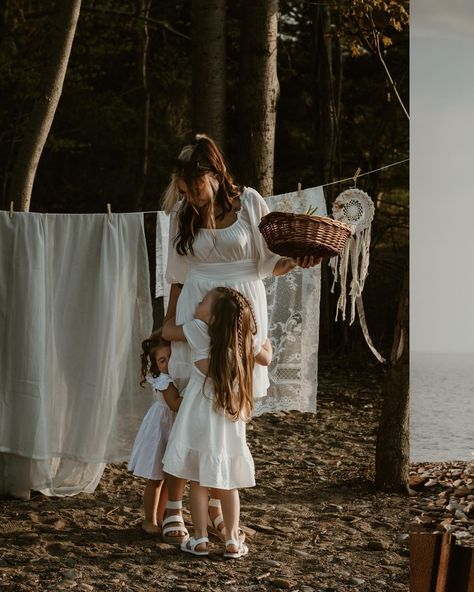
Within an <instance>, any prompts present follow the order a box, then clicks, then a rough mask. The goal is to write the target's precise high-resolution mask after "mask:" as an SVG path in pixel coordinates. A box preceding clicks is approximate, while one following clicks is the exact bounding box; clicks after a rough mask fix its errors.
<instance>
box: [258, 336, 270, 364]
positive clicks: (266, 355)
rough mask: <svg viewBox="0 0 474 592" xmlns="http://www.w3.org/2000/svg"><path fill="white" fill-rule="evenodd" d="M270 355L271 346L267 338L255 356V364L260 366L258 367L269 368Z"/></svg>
mask: <svg viewBox="0 0 474 592" xmlns="http://www.w3.org/2000/svg"><path fill="white" fill-rule="evenodd" d="M272 355H273V352H272V344H271V343H270V340H269V339H268V337H267V339H266V340H265V342H264V344H263V345H262V349H261V350H260V351H259V352H258V354H257V355H256V356H255V361H256V362H257V364H260V366H270V364H271V361H272Z"/></svg>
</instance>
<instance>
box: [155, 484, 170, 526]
mask: <svg viewBox="0 0 474 592" xmlns="http://www.w3.org/2000/svg"><path fill="white" fill-rule="evenodd" d="M167 501H168V485H167V483H166V481H164V482H163V485H162V486H161V491H160V500H159V502H158V508H157V510H156V522H157V524H158V526H159V527H160V528H161V525H162V524H163V518H164V516H165V509H166V502H167Z"/></svg>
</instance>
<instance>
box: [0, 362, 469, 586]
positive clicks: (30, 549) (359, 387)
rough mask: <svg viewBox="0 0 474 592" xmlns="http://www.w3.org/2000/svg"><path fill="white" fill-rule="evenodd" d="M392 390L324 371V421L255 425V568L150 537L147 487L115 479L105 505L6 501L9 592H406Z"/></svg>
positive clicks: (374, 369) (363, 374)
mask: <svg viewBox="0 0 474 592" xmlns="http://www.w3.org/2000/svg"><path fill="white" fill-rule="evenodd" d="M381 378H382V370H381V368H380V366H376V365H369V366H367V367H366V369H364V370H362V371H361V369H360V368H358V369H357V370H354V371H349V370H347V368H342V367H339V368H338V369H336V368H335V366H334V363H332V362H331V361H330V360H328V361H326V360H325V361H322V363H321V372H320V385H319V395H318V397H319V402H318V413H317V414H316V415H314V414H309V413H299V412H289V413H279V414H276V415H264V416H262V417H260V418H257V419H255V420H253V422H252V423H251V424H250V425H249V431H248V438H249V445H250V447H251V450H252V453H253V455H254V459H255V463H256V471H257V475H256V476H257V487H255V488H253V489H248V490H244V491H242V492H241V501H242V523H243V524H244V525H246V526H247V527H250V528H251V529H253V530H254V531H255V534H254V535H253V536H248V537H247V542H248V545H249V547H250V554H249V555H248V556H247V557H245V558H243V559H241V560H238V561H226V560H225V559H224V558H223V557H222V556H221V553H222V548H221V546H220V545H219V543H218V542H215V543H214V544H213V546H212V553H211V554H210V556H209V557H208V558H204V559H203V558H197V557H196V558H195V557H191V556H189V555H185V554H183V553H182V552H180V551H179V550H178V549H177V548H175V547H172V546H170V545H166V544H163V543H160V542H159V541H158V540H157V539H156V538H152V537H150V536H148V535H146V534H145V533H144V532H143V531H142V530H141V528H140V523H141V494H142V489H143V482H142V481H140V480H138V479H135V478H133V477H132V476H131V475H130V474H128V473H127V471H126V468H125V465H119V466H117V465H113V466H109V467H108V469H107V470H106V472H105V473H104V477H103V479H102V481H101V483H100V485H99V487H98V488H97V490H96V492H95V493H94V494H81V495H79V496H76V497H74V498H47V497H44V496H42V495H41V494H33V496H32V499H31V500H30V501H21V500H13V499H8V500H7V499H3V500H0V504H1V508H2V512H1V517H0V550H1V552H0V574H1V575H0V590H14V591H23V590H35V591H36V590H39V591H43V590H54V591H56V590H57V591H59V590H69V589H71V590H77V591H88V590H91V591H92V590H113V591H115V590H127V591H148V590H150V591H151V590H153V591H156V590H169V591H178V590H188V591H191V592H192V591H200V590H214V591H219V592H220V591H227V592H243V591H256V592H257V591H262V592H263V591H274V590H275V591H277V590H293V591H294V592H297V591H299V592H323V591H324V592H331V591H332V592H336V591H337V592H345V591H357V590H359V591H361V592H384V591H389V590H390V591H407V590H408V550H407V545H408V541H407V538H408V535H407V534H406V533H407V529H408V522H409V513H408V502H407V498H406V497H404V496H397V495H388V494H385V493H380V492H377V491H375V489H374V488H373V486H372V483H371V480H372V477H373V465H374V460H373V459H374V443H375V429H376V422H377V416H378V410H379V406H380V382H381ZM459 478H460V479H461V478H462V479H463V477H462V476H461V475H459ZM461 485H462V484H460V486H461ZM425 489H426V491H427V492H430V494H431V492H433V493H434V492H436V494H438V491H437V490H436V489H432V488H431V489H430V486H429V487H427V488H425ZM423 495H424V494H423ZM414 499H415V501H416V502H418V498H414ZM438 499H441V496H440V497H439V498H438ZM443 499H444V498H443ZM461 499H467V497H466V496H465V498H459V502H460V503H464V502H461ZM431 501H432V500H431V497H430V498H429V499H427V498H423V499H422V502H423V504H425V502H426V504H427V505H428V504H430V503H431ZM434 501H435V502H436V500H434ZM186 502H187V500H185V503H186ZM435 506H436V504H435ZM463 507H464V506H463ZM436 508H437V507H435V508H434V509H433V512H434V514H433V515H436V516H439V514H440V512H438V511H437V509H436ZM463 511H464V512H465V513H467V508H466V507H464V510H463ZM417 516H421V517H422V516H423V514H421V513H417ZM186 518H187V520H188V521H189V514H187V515H186ZM456 520H457V519H454V521H453V524H456Z"/></svg>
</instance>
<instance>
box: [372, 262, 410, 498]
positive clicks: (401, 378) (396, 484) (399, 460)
mask: <svg viewBox="0 0 474 592" xmlns="http://www.w3.org/2000/svg"><path fill="white" fill-rule="evenodd" d="M408 358H409V356H408V271H406V272H405V277H404V279H403V283H402V291H401V295H400V301H399V305H398V316H397V324H396V327H395V335H394V339H393V347H392V353H391V356H390V368H389V372H388V376H387V379H386V381H385V385H384V393H383V394H384V400H383V405H382V412H381V415H380V422H379V428H378V434H377V446H376V453H375V485H376V487H377V488H378V489H383V490H385V491H407V487H408V469H409V461H410V459H409V431H408V421H409V372H408Z"/></svg>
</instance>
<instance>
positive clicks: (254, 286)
mask: <svg viewBox="0 0 474 592" xmlns="http://www.w3.org/2000/svg"><path fill="white" fill-rule="evenodd" d="M240 201H241V209H240V211H239V213H238V218H237V220H236V222H234V224H232V225H231V226H229V227H227V228H222V229H204V228H203V229H200V230H199V232H198V234H197V236H196V238H195V241H194V243H193V249H194V254H193V255H191V254H190V253H188V254H187V255H186V256H183V255H178V253H177V252H176V248H175V246H174V238H175V236H176V234H177V231H178V227H177V219H176V217H177V212H178V211H179V208H180V207H181V205H182V204H183V201H182V200H181V201H179V202H178V203H177V204H176V206H175V208H174V210H173V211H172V212H171V215H170V244H169V249H168V264H167V268H166V280H167V281H168V282H169V283H170V284H183V288H182V290H181V294H180V296H179V298H178V302H177V307H176V324H177V325H182V324H184V323H186V322H187V321H190V320H191V319H192V318H193V317H194V312H195V310H196V306H197V305H198V303H199V302H200V301H201V300H202V298H203V297H204V296H205V295H206V294H207V293H208V292H209V291H210V290H212V289H213V288H215V287H218V286H228V287H231V288H234V289H236V290H238V291H239V292H241V293H242V294H243V295H244V296H246V297H247V298H248V299H249V301H250V303H251V304H252V307H253V309H254V313H255V317H256V321H257V339H256V342H257V346H261V345H262V344H263V342H264V341H265V339H266V338H267V324H268V317H267V314H268V313H267V300H266V295H265V288H264V285H263V282H262V278H264V277H267V276H270V275H271V274H272V271H273V268H274V267H275V264H276V262H277V261H278V259H279V258H280V257H279V255H275V253H272V252H271V251H270V250H269V249H268V247H267V245H266V243H265V241H264V239H263V237H262V235H261V233H260V231H259V230H258V225H259V223H260V220H261V218H262V216H264V215H265V214H268V212H269V210H268V207H267V204H266V203H265V201H264V199H263V198H262V196H261V195H260V194H259V193H258V192H257V191H255V189H251V188H245V189H244V190H243V192H242V194H241V196H240ZM169 370H170V374H171V376H172V377H173V379H174V380H175V381H176V384H177V386H178V389H179V390H181V389H182V388H184V386H186V384H187V381H188V380H189V377H190V374H191V362H190V350H189V346H188V345H187V344H186V343H180V342H173V344H172V347H171V358H170V363H169ZM268 386H269V380H268V370H267V368H266V367H265V366H259V365H258V364H256V365H255V370H254V392H253V395H254V398H257V397H263V396H265V395H266V393H267V388H268Z"/></svg>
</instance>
